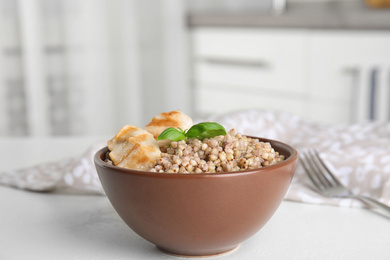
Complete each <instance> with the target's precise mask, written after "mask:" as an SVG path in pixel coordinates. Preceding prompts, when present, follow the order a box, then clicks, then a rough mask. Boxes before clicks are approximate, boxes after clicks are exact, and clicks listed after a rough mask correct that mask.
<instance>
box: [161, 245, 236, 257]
mask: <svg viewBox="0 0 390 260" xmlns="http://www.w3.org/2000/svg"><path fill="white" fill-rule="evenodd" d="M239 246H240V245H237V246H235V247H233V248H231V249H229V250H227V251H223V252H220V253H215V254H207V255H187V254H179V253H175V252H171V251H169V250H166V249H164V248H161V247H158V246H156V247H157V248H158V249H159V250H160V251H161V252H163V253H165V254H168V255H173V256H177V257H191V258H195V257H213V256H220V255H225V254H230V253H232V252H234V251H236V250H237V249H238V248H239Z"/></svg>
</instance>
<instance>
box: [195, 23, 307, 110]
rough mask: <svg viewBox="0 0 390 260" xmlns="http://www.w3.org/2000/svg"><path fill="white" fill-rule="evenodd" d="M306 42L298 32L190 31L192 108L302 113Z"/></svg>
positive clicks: (301, 33) (304, 87)
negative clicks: (279, 110) (286, 110)
mask: <svg viewBox="0 0 390 260" xmlns="http://www.w3.org/2000/svg"><path fill="white" fill-rule="evenodd" d="M305 41H306V40H305V34H304V32H303V31H302V32H297V31H293V32H291V31H286V30H282V31H273V30H253V29H221V28H218V29H198V30H195V32H194V34H193V46H194V88H195V102H194V104H195V111H196V112H197V113H198V115H199V114H207V113H215V112H226V111H230V110H237V109H243V108H252V107H256V108H263V109H267V108H271V109H282V110H283V109H288V110H291V111H294V112H295V113H297V114H302V113H304V111H305V107H304V102H302V101H303V100H304V99H305V97H306V93H307V91H306V86H305V84H304V72H305V69H304V67H305V63H304V60H303V57H304V52H305Z"/></svg>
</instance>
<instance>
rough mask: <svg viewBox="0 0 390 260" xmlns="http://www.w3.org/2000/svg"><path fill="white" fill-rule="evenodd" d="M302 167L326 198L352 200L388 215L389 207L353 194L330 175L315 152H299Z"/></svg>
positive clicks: (369, 198)
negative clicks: (373, 207)
mask: <svg viewBox="0 0 390 260" xmlns="http://www.w3.org/2000/svg"><path fill="white" fill-rule="evenodd" d="M300 156H301V159H302V160H301V162H302V166H303V168H304V169H305V171H306V174H307V175H308V176H309V178H310V180H311V181H312V183H313V184H314V186H315V187H316V188H317V189H318V191H319V192H320V193H321V194H322V195H324V196H326V197H338V198H354V199H358V200H360V201H362V202H364V203H366V204H367V205H369V206H375V207H379V208H381V209H383V210H385V211H386V212H388V213H390V207H388V206H387V205H385V204H383V203H381V202H379V201H377V200H375V199H373V198H371V197H367V196H363V195H357V194H353V193H352V192H351V191H350V190H349V189H348V188H347V187H345V186H344V185H343V184H342V183H340V181H339V180H338V179H337V178H336V177H335V176H334V175H333V174H332V172H331V171H330V170H329V168H328V167H327V166H326V165H325V163H324V162H323V160H322V159H321V157H320V155H319V153H318V152H317V151H316V150H305V151H300Z"/></svg>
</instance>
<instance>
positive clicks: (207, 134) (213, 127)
mask: <svg viewBox="0 0 390 260" xmlns="http://www.w3.org/2000/svg"><path fill="white" fill-rule="evenodd" d="M219 135H226V130H225V128H224V127H223V126H221V125H220V124H218V123H214V122H203V123H199V124H196V125H193V126H192V127H191V128H190V129H188V130H186V131H183V130H182V129H181V128H174V127H169V128H167V129H165V130H164V131H163V132H162V133H161V134H160V135H159V136H158V137H157V141H158V140H166V139H169V140H172V141H175V142H178V141H180V140H184V141H186V138H196V139H199V140H203V139H205V138H213V137H215V136H219Z"/></svg>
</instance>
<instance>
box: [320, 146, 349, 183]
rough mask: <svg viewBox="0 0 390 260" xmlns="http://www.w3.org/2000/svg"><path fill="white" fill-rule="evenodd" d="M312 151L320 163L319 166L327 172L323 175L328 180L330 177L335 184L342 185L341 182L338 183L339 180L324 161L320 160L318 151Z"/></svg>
mask: <svg viewBox="0 0 390 260" xmlns="http://www.w3.org/2000/svg"><path fill="white" fill-rule="evenodd" d="M313 152H314V154H315V157H316V159H317V161H318V162H319V163H320V164H321V167H322V168H323V169H324V170H325V172H326V174H327V175H326V176H325V177H326V178H327V179H328V180H330V179H331V180H332V181H333V182H334V183H335V184H336V185H337V186H343V184H341V183H340V181H339V180H338V179H337V178H336V176H334V175H333V173H332V172H331V170H329V168H328V166H326V164H325V162H324V161H323V160H322V158H321V156H320V154H319V153H318V151H317V150H314V151H313ZM328 176H329V177H330V178H329V177H328Z"/></svg>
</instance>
